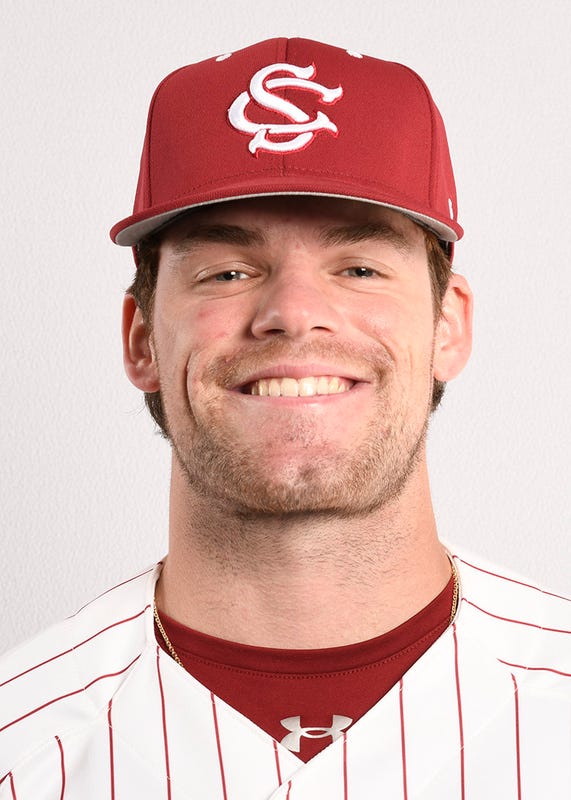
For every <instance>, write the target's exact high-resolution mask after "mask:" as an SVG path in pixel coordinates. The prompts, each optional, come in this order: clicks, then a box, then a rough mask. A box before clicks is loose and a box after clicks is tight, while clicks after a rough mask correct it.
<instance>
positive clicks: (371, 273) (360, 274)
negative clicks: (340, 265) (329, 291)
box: [343, 267, 379, 278]
mask: <svg viewBox="0 0 571 800" xmlns="http://www.w3.org/2000/svg"><path fill="white" fill-rule="evenodd" d="M343 272H344V274H345V275H348V276H349V277H350V278H376V277H378V276H379V273H378V272H377V271H376V270H374V269H371V268H370V267H347V268H346V269H344V270H343Z"/></svg>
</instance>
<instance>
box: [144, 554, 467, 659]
mask: <svg viewBox="0 0 571 800" xmlns="http://www.w3.org/2000/svg"><path fill="white" fill-rule="evenodd" d="M448 559H449V561H450V567H451V568H452V580H453V581H454V587H453V590H452V608H451V609H450V622H449V623H448V624H449V625H451V624H452V622H453V621H454V617H455V616H456V612H457V610H458V596H459V594H460V578H459V577H458V570H457V569H456V564H455V563H454V559H453V558H451V557H450V556H448ZM153 617H154V618H155V622H156V623H157V628H158V629H159V633H160V634H161V636H162V637H163V641H164V643H165V644H166V646H167V650H168V651H169V653H170V655H171V656H172V657H173V658H174V660H175V661H176V663H177V664H178V665H179V667H182V668H183V669H184V668H185V667H184V664H183V663H182V661H181V660H180V658H179V657H178V653H177V652H176V650H175V649H174V647H173V646H172V642H171V640H170V639H169V637H168V636H167V632H166V631H165V629H164V628H163V623H162V622H161V618H160V617H159V612H158V610H157V603H156V601H155V598H154V597H153Z"/></svg>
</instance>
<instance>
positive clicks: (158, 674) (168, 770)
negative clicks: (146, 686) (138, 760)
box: [157, 645, 171, 800]
mask: <svg viewBox="0 0 571 800" xmlns="http://www.w3.org/2000/svg"><path fill="white" fill-rule="evenodd" d="M160 652H161V649H160V647H159V646H158V645H157V676H158V679H159V692H160V695H161V713H162V718H163V741H164V745H165V770H166V773H167V798H168V800H171V770H170V762H169V740H168V736H167V715H166V709H165V694H164V692H163V681H162V678H161V664H160Z"/></svg>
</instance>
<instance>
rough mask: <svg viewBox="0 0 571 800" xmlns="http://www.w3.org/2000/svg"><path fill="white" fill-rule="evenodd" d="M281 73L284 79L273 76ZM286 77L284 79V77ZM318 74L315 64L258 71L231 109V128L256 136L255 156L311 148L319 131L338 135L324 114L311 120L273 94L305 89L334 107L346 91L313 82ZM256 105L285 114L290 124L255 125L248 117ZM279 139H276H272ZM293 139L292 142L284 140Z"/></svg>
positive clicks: (335, 128) (254, 144)
mask: <svg viewBox="0 0 571 800" xmlns="http://www.w3.org/2000/svg"><path fill="white" fill-rule="evenodd" d="M275 73H281V77H279V78H276V77H274V78H272V77H270V76H271V75H274V74H275ZM284 73H285V77H284ZM315 73H316V68H315V65H314V64H311V65H310V66H309V67H297V66H295V65H293V64H271V65H270V66H268V67H263V68H262V69H260V70H258V71H257V72H256V74H255V75H254V76H253V78H252V80H251V81H250V87H249V91H247V92H242V94H239V95H238V97H237V98H236V99H235V100H234V102H233V103H232V105H231V106H230V108H229V109H228V119H229V121H230V124H231V125H232V126H233V127H234V128H236V130H238V131H241V133H248V134H250V135H252V136H253V138H252V140H251V141H250V144H249V145H248V149H249V150H250V152H251V153H253V154H254V155H257V154H258V151H264V150H265V151H267V152H269V153H293V152H295V151H297V150H302V149H303V148H304V147H307V145H308V144H310V143H311V142H312V141H313V139H314V138H315V136H316V135H317V134H318V133H319V132H320V131H329V133H331V134H333V135H334V136H336V135H337V126H336V125H335V124H334V123H333V122H332V121H331V120H330V119H329V117H328V116H327V114H325V113H324V112H323V111H318V112H317V115H316V116H315V118H314V119H311V117H309V116H308V115H307V114H306V113H305V111H303V110H302V109H301V108H298V106H296V105H295V104H294V103H291V102H290V101H289V100H285V99H284V98H283V97H279V96H278V95H275V94H273V93H272V91H271V90H272V89H302V90H304V91H306V92H313V93H314V94H316V95H318V97H319V101H320V102H321V103H326V104H328V105H331V104H332V103H335V102H337V100H339V98H340V97H341V96H342V94H343V89H342V87H341V86H338V87H337V88H336V89H328V88H327V87H326V86H322V85H321V84H320V83H315V82H314V81H312V80H310V78H313V76H314V75H315ZM251 101H254V102H255V103H257V105H258V106H260V107H261V108H264V109H267V110H268V111H275V112H277V113H278V114H282V115H283V116H284V117H285V118H286V119H288V120H290V121H289V122H284V123H277V122H253V121H252V120H251V119H248V117H247V116H246V109H247V107H248V104H249V103H250V102H251ZM276 136H277V137H279V138H278V139H275V138H273V137H276ZM285 136H290V137H291V138H289V139H284V137H285Z"/></svg>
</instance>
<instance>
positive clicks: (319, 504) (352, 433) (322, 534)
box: [123, 197, 472, 648]
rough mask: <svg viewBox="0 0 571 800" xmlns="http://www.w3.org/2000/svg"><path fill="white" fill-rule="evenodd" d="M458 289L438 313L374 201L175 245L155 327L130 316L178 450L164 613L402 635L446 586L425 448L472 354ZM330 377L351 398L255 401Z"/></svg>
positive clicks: (251, 625)
mask: <svg viewBox="0 0 571 800" xmlns="http://www.w3.org/2000/svg"><path fill="white" fill-rule="evenodd" d="M471 314H472V298H471V293H470V290H469V287H468V285H467V283H466V281H465V279H464V278H462V277H461V276H458V275H454V276H453V277H452V278H451V281H450V284H449V287H448V290H447V292H446V295H445V297H444V301H443V305H442V314H441V317H440V318H439V319H438V320H435V319H434V316H433V305H432V298H431V290H430V279H429V273H428V265H427V258H426V251H425V244H424V236H423V233H422V230H421V229H420V228H419V227H418V226H417V225H416V224H415V223H413V222H412V221H411V220H409V219H408V218H406V217H405V216H403V215H401V214H399V213H397V212H394V211H391V210H388V209H383V208H380V207H377V206H373V205H371V204H366V203H361V202H358V201H345V200H337V199H326V198H291V197H285V198H264V199H251V200H242V201H233V202H228V203H221V204H218V205H215V206H210V207H207V208H204V209H202V210H199V211H195V212H193V213H192V214H189V215H187V216H185V217H184V218H183V219H181V220H180V221H179V222H177V223H175V224H173V225H172V226H170V227H169V228H168V229H167V230H166V232H165V234H164V238H163V240H162V244H161V250H160V263H159V273H158V281H157V290H156V298H155V305H154V316H153V327H152V332H149V331H148V330H147V327H146V326H145V324H144V321H143V319H142V315H141V313H140V311H139V309H137V307H136V305H135V303H134V301H133V299H132V298H131V297H129V296H127V297H126V298H125V304H124V319H123V333H124V354H125V367H126V370H127V374H128V375H129V377H130V379H131V380H132V381H133V383H134V384H135V385H136V386H137V387H138V388H139V389H141V390H143V391H146V392H152V391H157V390H158V389H159V388H160V389H161V392H162V397H163V404H164V407H165V411H166V415H167V420H168V425H169V432H170V435H171V441H172V444H173V461H172V478H171V497H170V522H169V541H170V544H169V555H168V557H167V559H166V563H165V566H164V569H163V572H162V575H161V579H160V581H159V585H158V588H157V604H158V606H159V609H160V610H161V611H163V612H164V613H166V614H168V615H170V616H172V617H174V618H175V619H177V620H179V621H180V622H182V623H183V624H186V625H188V626H190V627H192V628H195V629H197V630H201V631H203V632H206V633H209V634H211V635H213V636H218V637H221V638H225V639H230V640H233V641H238V642H243V643H246V644H251V645H257V646H267V647H287V648H320V647H332V646H338V645H344V644H349V643H353V642H357V641H363V640H366V639H369V638H372V637H374V636H378V635H380V634H381V633H384V632H386V631H388V630H391V629H392V628H394V627H396V626H398V625H399V624H401V623H402V622H404V621H405V620H406V619H408V618H410V617H411V616H412V615H414V614H415V613H416V612H418V611H419V610H420V609H421V608H423V607H424V606H425V605H426V604H427V603H429V602H430V601H431V600H432V599H433V598H434V597H435V596H436V595H437V594H438V593H439V592H440V591H441V590H442V589H443V588H444V586H445V584H446V583H447V581H448V580H449V578H450V565H449V563H448V559H447V557H446V555H445V552H444V549H443V547H442V545H441V544H440V542H439V541H438V536H437V531H436V524H435V520H434V513H433V509H432V504H431V499H430V489H429V481H428V474H427V468H426V452H425V435H426V428H427V424H428V419H429V414H430V393H431V388H432V382H433V379H434V378H437V379H439V380H441V381H448V380H450V379H451V378H453V377H455V375H456V374H458V372H460V370H461V369H462V367H463V366H464V364H465V363H466V361H467V359H468V356H469V352H470V346H471ZM320 375H321V376H336V377H339V378H340V379H341V383H342V385H343V386H345V387H346V388H347V391H344V392H342V393H339V394H334V395H319V396H310V397H268V396H263V397H262V396H258V395H255V394H251V387H252V385H254V386H257V385H258V384H256V381H257V380H258V379H260V378H267V379H269V378H271V377H277V378H281V377H290V378H294V379H300V378H302V377H304V376H320Z"/></svg>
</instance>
